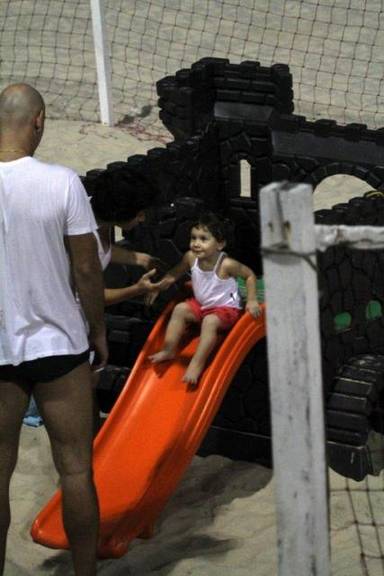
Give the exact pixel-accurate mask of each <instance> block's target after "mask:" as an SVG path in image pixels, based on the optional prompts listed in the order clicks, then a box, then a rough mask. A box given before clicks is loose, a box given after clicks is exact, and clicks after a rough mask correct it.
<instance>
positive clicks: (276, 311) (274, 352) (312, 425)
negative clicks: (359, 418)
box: [260, 184, 330, 576]
mask: <svg viewBox="0 0 384 576" xmlns="http://www.w3.org/2000/svg"><path fill="white" fill-rule="evenodd" d="M260 204H261V227H262V238H263V250H264V282H265V289H266V317H267V335H268V360H269V379H270V393H271V410H272V446H273V466H274V479H275V495H276V512H277V537H278V557H279V558H278V566H279V571H278V574H279V576H310V575H313V576H315V575H316V576H329V574H330V566H329V563H330V562H329V530H328V503H327V482H326V474H327V468H326V460H325V434H324V428H325V426H324V411H323V391H322V376H321V360H320V331H319V309H318V306H319V302H318V289H317V275H316V272H315V271H314V269H313V268H312V267H311V265H310V263H309V262H308V261H306V260H305V258H303V257H302V256H299V255H297V253H301V254H313V252H314V251H315V229H314V218H313V208H312V189H311V187H310V186H308V185H305V184H298V185H295V186H294V187H291V188H289V189H288V187H287V186H284V184H270V185H269V186H266V187H265V188H263V189H262V190H261V194H260ZM284 249H286V250H287V251H291V252H295V253H296V255H293V254H287V253H285V254H284V253H283V252H284ZM310 260H311V261H312V262H313V263H315V261H316V259H315V257H314V256H310Z"/></svg>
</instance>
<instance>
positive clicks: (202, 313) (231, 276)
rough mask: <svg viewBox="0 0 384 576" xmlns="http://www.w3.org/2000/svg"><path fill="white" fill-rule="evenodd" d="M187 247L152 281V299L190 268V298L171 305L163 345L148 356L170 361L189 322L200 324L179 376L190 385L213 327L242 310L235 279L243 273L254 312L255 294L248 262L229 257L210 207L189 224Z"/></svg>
mask: <svg viewBox="0 0 384 576" xmlns="http://www.w3.org/2000/svg"><path fill="white" fill-rule="evenodd" d="M189 245H190V250H189V251H188V252H186V253H185V254H184V256H183V258H182V259H181V261H180V262H179V263H178V264H176V266H174V267H173V268H172V269H171V270H169V271H168V272H167V274H166V275H165V276H164V277H163V278H162V279H161V280H160V281H159V282H158V283H157V284H155V286H156V288H157V292H153V293H152V294H150V295H149V300H150V301H151V302H153V300H154V299H155V298H156V296H157V294H158V292H159V291H162V290H167V289H168V288H169V287H170V286H171V285H172V284H173V283H174V282H176V281H177V280H178V279H179V278H180V277H181V276H183V275H184V274H185V273H186V272H188V271H189V270H190V272H191V276H192V289H193V295H194V297H193V298H190V299H188V300H186V301H185V302H181V303H179V304H177V305H176V306H175V308H174V310H173V313H172V316H171V319H170V321H169V324H168V326H167V330H166V334H165V339H164V345H163V347H162V349H161V350H159V352H156V353H155V354H153V355H151V356H150V357H149V359H150V360H151V361H152V362H153V363H155V364H156V363H158V362H164V361H166V360H172V359H173V358H174V357H175V355H176V349H177V346H178V344H179V342H180V339H181V337H182V335H183V333H184V331H185V329H186V327H187V325H188V324H191V323H200V324H201V331H200V339H199V344H198V347H197V350H196V352H195V354H194V356H193V358H192V360H191V362H190V364H189V366H188V368H187V371H186V372H185V374H184V377H183V381H184V382H186V383H188V384H190V385H191V386H192V387H194V386H196V385H197V383H198V380H199V377H200V375H201V373H202V371H203V369H204V366H205V364H206V361H207V359H208V356H209V354H210V353H211V351H212V350H213V348H214V346H215V344H216V341H217V335H218V332H219V331H222V330H229V329H230V328H231V327H232V326H233V325H234V324H235V322H236V321H237V320H238V318H239V317H240V316H241V313H242V304H241V298H240V294H239V290H238V285H237V281H236V278H238V277H240V278H243V279H244V281H245V284H246V288H247V301H246V305H245V309H246V310H247V311H248V312H249V313H250V314H251V315H252V316H255V317H256V316H258V315H259V314H260V305H259V302H258V300H257V296H256V276H255V274H254V273H253V272H252V270H251V269H250V268H248V266H245V265H244V264H241V262H238V261H237V260H234V259H233V258H229V257H228V256H227V255H226V254H225V252H223V251H222V250H223V248H224V247H225V245H226V224H225V222H224V221H223V220H221V219H219V218H218V216H216V215H215V214H213V213H211V212H207V213H204V214H202V215H201V216H200V217H199V218H198V220H197V221H196V222H195V223H194V224H193V225H192V228H191V237H190V244H189Z"/></svg>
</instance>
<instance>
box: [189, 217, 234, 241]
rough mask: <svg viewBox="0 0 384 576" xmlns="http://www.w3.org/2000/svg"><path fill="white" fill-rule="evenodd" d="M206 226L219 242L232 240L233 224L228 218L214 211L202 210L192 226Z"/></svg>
mask: <svg viewBox="0 0 384 576" xmlns="http://www.w3.org/2000/svg"><path fill="white" fill-rule="evenodd" d="M199 227H204V228H206V229H207V230H209V232H210V233H211V234H212V236H213V237H214V238H215V239H216V240H217V241H218V242H227V243H230V242H231V241H232V234H233V224H232V222H231V221H230V220H228V219H227V218H224V217H223V216H219V215H218V214H215V213H214V212H201V213H200V214H198V216H197V218H196V220H195V221H194V222H193V223H192V226H191V229H192V228H199Z"/></svg>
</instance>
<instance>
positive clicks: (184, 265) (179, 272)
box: [145, 252, 192, 306]
mask: <svg viewBox="0 0 384 576" xmlns="http://www.w3.org/2000/svg"><path fill="white" fill-rule="evenodd" d="M191 262H192V255H191V253H190V252H186V253H185V254H184V256H183V257H182V259H181V260H180V261H179V262H178V263H177V264H176V265H175V266H174V267H173V268H171V269H170V270H168V272H167V273H166V274H165V275H164V276H163V278H162V279H161V280H159V282H156V283H154V284H153V290H152V291H151V293H150V294H148V295H147V296H146V298H145V301H146V304H147V306H151V305H152V304H153V303H154V301H155V300H156V298H157V297H158V295H159V293H160V292H163V291H164V290H168V288H170V286H172V284H174V283H175V282H176V281H177V280H178V279H179V278H181V277H182V276H183V275H184V274H186V272H188V270H189V269H190V267H191Z"/></svg>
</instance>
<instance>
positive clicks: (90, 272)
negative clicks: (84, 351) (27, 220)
mask: <svg viewBox="0 0 384 576" xmlns="http://www.w3.org/2000/svg"><path fill="white" fill-rule="evenodd" d="M66 243H67V246H68V251H69V257H70V261H71V266H72V274H73V279H74V282H75V286H76V289H77V291H78V293H79V297H80V302H81V305H82V308H83V310H84V314H85V317H86V319H87V321H88V324H89V329H90V334H89V340H90V345H91V346H94V347H95V350H96V352H97V353H98V356H99V365H105V364H106V362H107V357H108V349H107V343H106V336H105V324H104V281H103V275H102V270H101V266H100V261H99V257H98V253H97V242H96V238H95V236H94V234H79V235H77V236H66Z"/></svg>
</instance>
